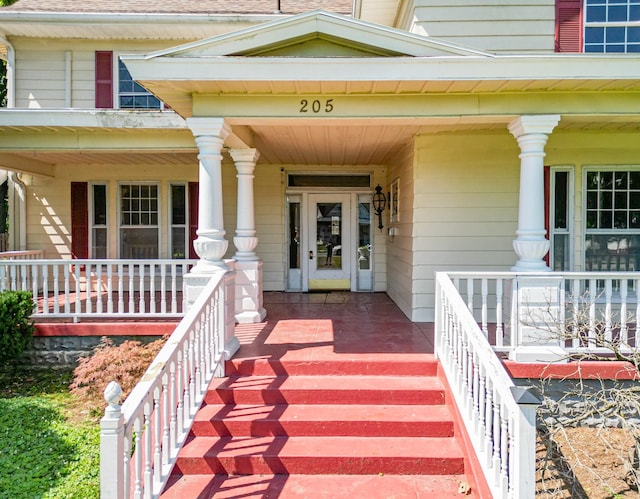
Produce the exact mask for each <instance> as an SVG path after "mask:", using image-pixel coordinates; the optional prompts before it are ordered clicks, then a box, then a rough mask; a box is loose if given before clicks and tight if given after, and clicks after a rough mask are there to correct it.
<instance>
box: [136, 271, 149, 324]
mask: <svg viewBox="0 0 640 499" xmlns="http://www.w3.org/2000/svg"><path fill="white" fill-rule="evenodd" d="M146 267H147V266H146V265H145V264H144V263H140V265H138V273H139V275H140V291H139V293H140V297H139V299H138V313H139V314H144V313H145V311H146V310H147V308H146V304H145V291H144V280H145V279H144V277H145V276H144V273H145V269H146Z"/></svg>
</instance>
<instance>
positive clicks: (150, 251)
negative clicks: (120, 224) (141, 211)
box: [120, 227, 158, 259]
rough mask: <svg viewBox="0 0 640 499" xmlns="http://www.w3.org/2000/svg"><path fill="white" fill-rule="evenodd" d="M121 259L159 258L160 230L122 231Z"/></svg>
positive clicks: (140, 228)
mask: <svg viewBox="0 0 640 499" xmlns="http://www.w3.org/2000/svg"><path fill="white" fill-rule="evenodd" d="M120 258H124V259H130V258H132V259H144V258H158V229H157V228H155V227H153V228H144V227H136V228H135V229H127V228H121V229H120Z"/></svg>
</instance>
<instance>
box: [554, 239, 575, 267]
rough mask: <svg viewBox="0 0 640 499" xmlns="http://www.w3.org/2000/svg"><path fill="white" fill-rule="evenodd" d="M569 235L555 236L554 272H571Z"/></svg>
mask: <svg viewBox="0 0 640 499" xmlns="http://www.w3.org/2000/svg"><path fill="white" fill-rule="evenodd" d="M570 256H571V255H570V254H569V234H555V235H554V237H553V263H552V266H553V270H556V271H562V270H569V257H570Z"/></svg>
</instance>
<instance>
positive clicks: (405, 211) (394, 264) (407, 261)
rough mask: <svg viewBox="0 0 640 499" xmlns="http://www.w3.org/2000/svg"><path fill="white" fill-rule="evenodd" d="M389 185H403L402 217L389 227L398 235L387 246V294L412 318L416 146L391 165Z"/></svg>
mask: <svg viewBox="0 0 640 499" xmlns="http://www.w3.org/2000/svg"><path fill="white" fill-rule="evenodd" d="M390 164H391V165H393V166H391V167H390V168H389V172H388V176H387V178H388V182H389V184H390V183H391V182H393V181H394V180H396V179H398V180H399V182H400V203H399V207H400V213H399V220H398V222H394V223H390V224H389V226H390V227H392V228H393V230H394V231H395V235H394V236H392V237H388V242H387V255H388V258H387V276H388V280H387V294H388V295H389V296H390V297H391V298H392V299H393V300H394V301H395V302H396V303H397V304H398V306H399V307H400V309H401V310H402V311H403V312H404V313H405V314H406V315H407V316H408V317H411V315H412V308H413V298H412V289H411V282H412V279H413V256H414V255H413V248H412V246H413V236H414V230H413V227H412V222H413V216H414V213H413V205H414V203H415V201H416V199H415V198H414V172H413V170H414V152H413V148H412V146H409V147H406V148H404V149H403V150H402V151H401V153H400V154H399V155H398V156H397V157H396V158H394V160H392V161H391V162H390Z"/></svg>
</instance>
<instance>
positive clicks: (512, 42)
mask: <svg viewBox="0 0 640 499" xmlns="http://www.w3.org/2000/svg"><path fill="white" fill-rule="evenodd" d="M413 3H414V8H413V10H412V11H407V12H406V13H405V16H404V23H403V26H402V27H404V28H405V29H410V30H412V31H413V32H416V33H420V34H426V35H428V36H433V37H437V38H442V39H444V40H448V41H451V42H454V43H457V44H461V45H466V46H469V47H473V48H476V49H479V50H485V51H488V52H553V51H554V19H555V3H554V0H440V1H431V0H429V1H427V0H415V1H414V2H413Z"/></svg>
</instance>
